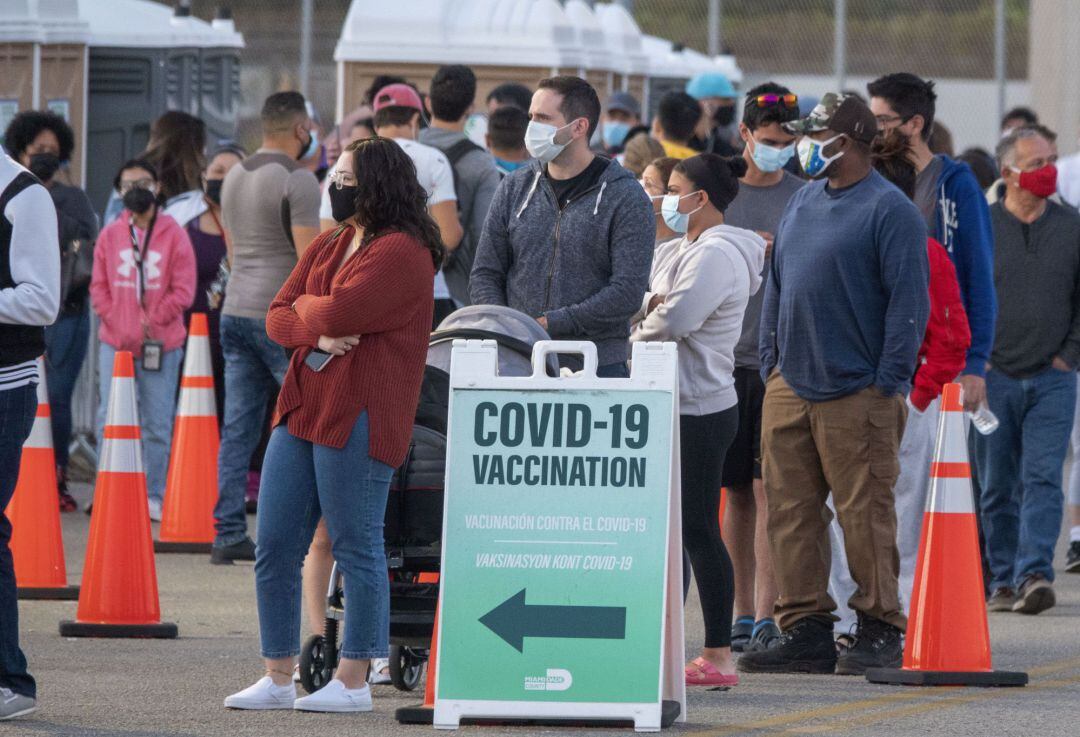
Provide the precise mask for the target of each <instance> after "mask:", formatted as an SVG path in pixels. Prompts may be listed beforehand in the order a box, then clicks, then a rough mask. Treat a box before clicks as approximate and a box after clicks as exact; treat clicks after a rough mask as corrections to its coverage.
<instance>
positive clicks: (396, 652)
mask: <svg viewBox="0 0 1080 737" xmlns="http://www.w3.org/2000/svg"><path fill="white" fill-rule="evenodd" d="M423 673H424V660H423V658H420V657H419V656H418V655H416V654H415V653H414V652H413V651H412V650H411V649H409V648H407V647H402V646H401V645H391V646H390V682H391V683H393V684H394V688H396V689H397V690H398V691H415V690H416V687H417V686H419V685H420V676H421V675H423Z"/></svg>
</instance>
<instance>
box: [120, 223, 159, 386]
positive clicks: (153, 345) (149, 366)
mask: <svg viewBox="0 0 1080 737" xmlns="http://www.w3.org/2000/svg"><path fill="white" fill-rule="evenodd" d="M156 222H157V213H156V212H155V213H154V216H153V217H152V218H150V224H149V225H148V226H147V227H146V238H145V239H143V245H142V248H141V249H140V248H139V236H138V235H137V234H136V233H135V224H134V223H131V222H129V223H128V233H130V235H131V250H132V252H133V253H134V257H133V260H134V261H135V268H136V269H137V270H138V272H139V281H138V284H137V285H136V294H137V295H138V299H139V313H140V318H141V320H140V321H141V322H142V329H143V342H142V368H143V371H161V356H162V354H163V353H164V352H165V344H164V343H162V342H161V341H160V340H154V339H153V338H151V336H150V321H149V319H148V318H147V315H146V272H145V270H144V268H143V262H144V261H145V256H146V254H148V253H150V236H151V235H153V233H154V223H156Z"/></svg>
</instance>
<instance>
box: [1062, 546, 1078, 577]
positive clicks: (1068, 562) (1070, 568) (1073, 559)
mask: <svg viewBox="0 0 1080 737" xmlns="http://www.w3.org/2000/svg"><path fill="white" fill-rule="evenodd" d="M1065 570H1066V571H1067V572H1069V573H1080V540H1074V541H1072V542H1071V543H1069V554H1068V555H1067V556H1065Z"/></svg>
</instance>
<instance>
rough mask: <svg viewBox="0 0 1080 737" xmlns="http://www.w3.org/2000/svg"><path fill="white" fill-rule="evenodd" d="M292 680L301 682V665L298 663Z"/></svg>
mask: <svg viewBox="0 0 1080 737" xmlns="http://www.w3.org/2000/svg"><path fill="white" fill-rule="evenodd" d="M292 682H293V683H300V666H299V665H297V666H296V667H295V668H293V671H292Z"/></svg>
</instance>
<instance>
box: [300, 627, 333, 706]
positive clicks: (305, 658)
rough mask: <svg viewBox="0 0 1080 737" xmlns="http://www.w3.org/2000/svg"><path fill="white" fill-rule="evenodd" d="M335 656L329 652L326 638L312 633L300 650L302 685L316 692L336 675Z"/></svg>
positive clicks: (310, 691)
mask: <svg viewBox="0 0 1080 737" xmlns="http://www.w3.org/2000/svg"><path fill="white" fill-rule="evenodd" d="M332 662H333V656H332V655H331V654H330V653H328V652H327V647H326V638H325V637H323V636H322V635H312V636H311V637H309V638H308V639H307V641H306V642H305V643H304V647H303V649H302V650H301V651H300V685H302V686H303V687H304V690H305V691H307V692H308V693H315V692H316V691H318V690H319V689H320V688H322V687H323V686H325V685H326V684H327V683H329V682H330V679H331V678H333V677H334V668H333V665H332Z"/></svg>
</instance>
